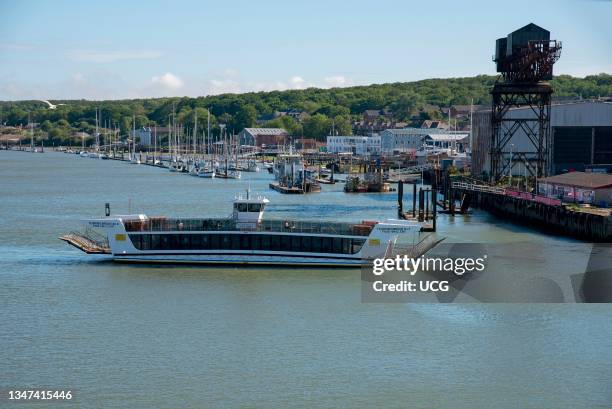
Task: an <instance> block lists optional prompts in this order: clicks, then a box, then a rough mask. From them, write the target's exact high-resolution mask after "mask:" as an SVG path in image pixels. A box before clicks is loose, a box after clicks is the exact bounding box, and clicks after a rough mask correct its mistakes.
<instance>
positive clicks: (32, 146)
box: [28, 111, 34, 152]
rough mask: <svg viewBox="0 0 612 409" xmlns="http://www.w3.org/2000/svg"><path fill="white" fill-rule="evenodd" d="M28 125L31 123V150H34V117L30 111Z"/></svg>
mask: <svg viewBox="0 0 612 409" xmlns="http://www.w3.org/2000/svg"><path fill="white" fill-rule="evenodd" d="M28 125H30V150H31V151H32V152H34V128H33V127H32V117H31V115H30V112H29V111H28Z"/></svg>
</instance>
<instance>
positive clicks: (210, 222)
mask: <svg viewBox="0 0 612 409" xmlns="http://www.w3.org/2000/svg"><path fill="white" fill-rule="evenodd" d="M124 225H125V229H126V231H128V232H130V233H132V232H164V231H186V232H191V231H213V232H214V231H242V230H248V231H258V232H270V233H310V234H331V235H344V236H368V235H369V234H370V232H371V231H372V226H370V225H359V224H357V225H356V224H351V223H338V222H320V221H296V220H263V221H261V222H260V223H258V224H257V226H256V227H255V228H248V227H245V228H242V227H241V226H239V225H237V224H236V222H235V221H234V220H233V219H166V218H150V219H148V220H142V221H141V220H135V221H133V220H129V221H124Z"/></svg>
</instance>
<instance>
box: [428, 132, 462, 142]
mask: <svg viewBox="0 0 612 409" xmlns="http://www.w3.org/2000/svg"><path fill="white" fill-rule="evenodd" d="M468 136H469V134H467V133H460V134H446V133H445V134H427V135H426V136H425V137H426V138H429V139H431V140H432V141H438V142H453V141H460V140H463V139H465V138H467V137H468Z"/></svg>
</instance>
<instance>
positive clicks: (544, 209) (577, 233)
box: [455, 189, 612, 242]
mask: <svg viewBox="0 0 612 409" xmlns="http://www.w3.org/2000/svg"><path fill="white" fill-rule="evenodd" d="M455 194H458V195H459V196H461V195H462V194H467V195H471V205H472V206H474V207H478V208H481V209H483V210H486V211H488V212H490V213H492V214H494V215H496V216H499V217H500V218H504V219H510V220H512V221H516V222H519V223H522V224H528V225H535V226H537V227H539V228H542V229H545V230H549V231H553V232H555V233H559V234H563V235H570V236H574V237H577V238H580V239H583V240H590V241H595V242H612V217H611V216H603V215H598V214H593V213H586V212H580V211H574V210H571V209H568V208H566V207H563V206H552V205H548V204H545V203H539V202H535V201H531V200H525V199H522V198H520V197H512V196H505V195H498V194H494V193H488V192H474V191H462V190H461V189H455Z"/></svg>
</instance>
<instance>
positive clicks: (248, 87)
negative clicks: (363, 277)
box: [0, 0, 612, 100]
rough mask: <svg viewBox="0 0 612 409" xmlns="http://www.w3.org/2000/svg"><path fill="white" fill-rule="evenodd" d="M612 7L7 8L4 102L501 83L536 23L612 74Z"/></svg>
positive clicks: (1, 53) (110, 2)
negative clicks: (502, 40) (505, 45)
mask: <svg viewBox="0 0 612 409" xmlns="http://www.w3.org/2000/svg"><path fill="white" fill-rule="evenodd" d="M610 16H612V1H604V0H595V1H589V0H558V1H546V0H529V1H524V0H513V1H511V2H510V1H508V2H501V1H497V2H494V1H480V0H478V1H446V0H439V1H435V2H431V1H419V2H412V1H406V0H404V1H391V0H377V1H372V0H368V1H361V0H351V1H334V0H307V1H294V2H290V1H266V0H259V1H253V0H251V1H243V0H231V1H219V0H215V1H208V0H200V1H198V0H176V1H158V0H148V1H127V0H121V1H117V0H105V1H99V2H93V1H82V0H81V1H68V0H66V1H63V0H54V1H44V0H38V1H33V0H21V1H16V0H0V22H1V23H0V100H24V99H51V100H53V99H95V100H99V99H124V98H140V97H162V96H203V95H211V94H220V93H225V92H248V91H269V90H285V89H301V88H307V87H313V86H314V87H345V86H351V85H366V84H372V83H389V82H404V81H416V80H420V79H426V78H448V77H464V76H473V75H478V74H495V66H494V64H493V62H492V61H491V58H492V55H493V53H494V45H495V39H496V38H498V37H503V36H506V35H507V34H508V33H510V32H511V31H514V30H516V29H517V28H520V27H522V26H523V25H525V24H528V23H530V22H533V23H535V24H538V25H540V26H542V27H544V28H546V29H547V30H549V31H551V38H553V39H558V40H561V41H563V51H562V55H561V59H560V60H559V62H558V63H557V64H556V65H555V74H570V75H574V76H580V77H583V76H585V75H589V74H597V73H601V72H606V73H612V24H611V23H610Z"/></svg>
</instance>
